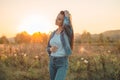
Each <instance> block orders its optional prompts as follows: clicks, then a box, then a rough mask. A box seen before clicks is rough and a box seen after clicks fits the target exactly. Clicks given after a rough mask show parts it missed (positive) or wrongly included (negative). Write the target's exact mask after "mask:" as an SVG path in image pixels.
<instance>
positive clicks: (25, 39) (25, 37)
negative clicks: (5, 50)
mask: <svg viewBox="0 0 120 80" xmlns="http://www.w3.org/2000/svg"><path fill="white" fill-rule="evenodd" d="M30 41H31V36H30V35H29V34H28V33H27V32H25V31H24V32H21V33H18V34H17V35H16V36H15V42H16V43H30Z"/></svg>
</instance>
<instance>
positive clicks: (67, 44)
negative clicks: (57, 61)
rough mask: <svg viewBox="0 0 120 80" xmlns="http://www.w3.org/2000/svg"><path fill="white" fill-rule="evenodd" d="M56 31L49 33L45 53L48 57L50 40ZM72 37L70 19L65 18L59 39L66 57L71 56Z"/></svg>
mask: <svg viewBox="0 0 120 80" xmlns="http://www.w3.org/2000/svg"><path fill="white" fill-rule="evenodd" d="M56 31H57V30H55V31H53V32H52V33H51V35H50V38H49V41H48V44H47V52H48V54H49V55H50V54H51V51H50V47H51V45H50V39H51V38H52V37H53V36H54V34H55V32H56ZM73 37H74V34H73V28H72V25H71V22H70V19H69V18H68V17H66V16H65V18H64V21H63V31H62V32H61V33H60V39H61V42H62V45H63V48H64V50H65V52H66V55H67V56H68V55H70V54H72V49H73Z"/></svg>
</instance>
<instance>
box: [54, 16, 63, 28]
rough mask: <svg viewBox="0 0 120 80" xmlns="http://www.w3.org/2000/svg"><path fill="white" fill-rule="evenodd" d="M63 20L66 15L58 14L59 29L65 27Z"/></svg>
mask: <svg viewBox="0 0 120 80" xmlns="http://www.w3.org/2000/svg"><path fill="white" fill-rule="evenodd" d="M63 20H64V15H62V14H58V16H57V19H56V25H58V26H59V27H60V26H62V25H63Z"/></svg>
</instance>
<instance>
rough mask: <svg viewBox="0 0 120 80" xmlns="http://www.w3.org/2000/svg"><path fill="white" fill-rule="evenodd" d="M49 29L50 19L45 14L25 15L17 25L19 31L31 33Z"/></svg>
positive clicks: (45, 31)
mask: <svg viewBox="0 0 120 80" xmlns="http://www.w3.org/2000/svg"><path fill="white" fill-rule="evenodd" d="M50 29H51V25H50V20H48V18H46V16H42V15H41V16H40V15H29V16H27V17H25V18H24V19H23V20H22V22H21V24H20V26H19V27H18V31H19V32H22V31H26V32H28V33H29V34H33V33H35V32H42V33H49V31H50Z"/></svg>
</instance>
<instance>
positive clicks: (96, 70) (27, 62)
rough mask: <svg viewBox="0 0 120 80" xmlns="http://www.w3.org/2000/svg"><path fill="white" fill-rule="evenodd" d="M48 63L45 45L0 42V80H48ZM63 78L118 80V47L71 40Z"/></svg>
mask: <svg viewBox="0 0 120 80" xmlns="http://www.w3.org/2000/svg"><path fill="white" fill-rule="evenodd" d="M48 64H49V56H48V54H47V52H46V45H41V44H35V43H34V44H33V43H31V44H24V43H23V44H1V45H0V80H49V68H48ZM66 80H120V53H119V50H118V47H116V46H115V45H96V44H95V45H92V44H86V43H82V44H78V43H75V44H74V49H73V53H72V55H71V56H69V68H68V73H67V78H66Z"/></svg>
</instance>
